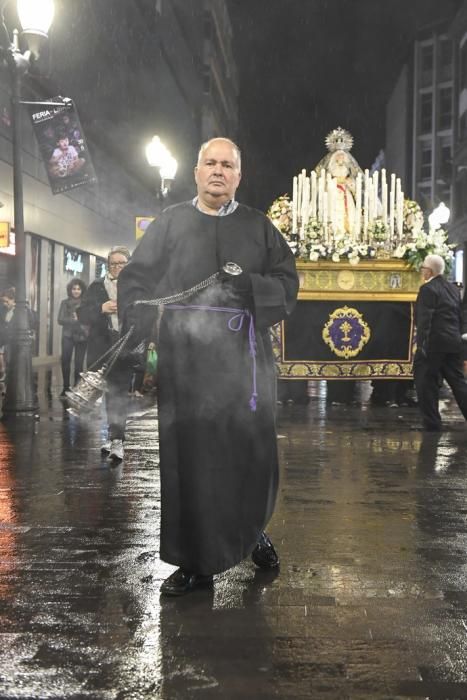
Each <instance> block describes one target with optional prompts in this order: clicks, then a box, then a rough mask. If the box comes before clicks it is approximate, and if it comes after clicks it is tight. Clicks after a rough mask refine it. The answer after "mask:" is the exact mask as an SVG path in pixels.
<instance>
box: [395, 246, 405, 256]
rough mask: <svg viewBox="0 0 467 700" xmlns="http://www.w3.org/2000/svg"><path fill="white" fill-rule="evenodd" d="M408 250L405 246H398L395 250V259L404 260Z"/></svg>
mask: <svg viewBox="0 0 467 700" xmlns="http://www.w3.org/2000/svg"><path fill="white" fill-rule="evenodd" d="M406 250H407V246H405V245H398V246H397V248H396V249H395V251H394V253H393V255H394V257H395V258H403V257H404V255H405V253H406Z"/></svg>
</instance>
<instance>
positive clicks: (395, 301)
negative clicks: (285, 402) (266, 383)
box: [273, 259, 420, 380]
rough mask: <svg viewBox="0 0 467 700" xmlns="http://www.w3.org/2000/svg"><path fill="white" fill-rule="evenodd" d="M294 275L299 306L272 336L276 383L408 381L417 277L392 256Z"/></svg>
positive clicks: (321, 265)
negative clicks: (321, 380) (298, 380)
mask: <svg viewBox="0 0 467 700" xmlns="http://www.w3.org/2000/svg"><path fill="white" fill-rule="evenodd" d="M297 270H298V274H299V278H300V292H299V297H298V299H299V303H298V305H297V309H296V311H295V312H294V314H293V315H292V317H291V319H289V320H287V321H285V322H283V323H282V324H280V325H278V326H276V328H275V329H274V333H273V336H274V339H275V340H274V352H275V358H276V363H277V369H278V376H279V377H280V378H281V379H291V380H293V379H326V380H328V379H329V380H344V379H356V380H366V379H412V378H413V375H412V363H413V354H414V350H415V332H414V313H413V312H414V302H415V299H416V297H417V293H418V289H419V286H420V275H419V273H418V272H416V271H414V270H412V269H411V268H409V267H408V266H407V265H406V264H405V262H403V261H401V260H395V259H389V260H372V261H362V262H360V263H359V264H358V265H350V264H349V263H343V262H340V263H333V262H329V261H320V262H317V263H304V262H299V263H298V264H297Z"/></svg>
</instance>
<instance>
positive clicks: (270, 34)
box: [229, 0, 459, 209]
mask: <svg viewBox="0 0 467 700" xmlns="http://www.w3.org/2000/svg"><path fill="white" fill-rule="evenodd" d="M458 6H459V2H456V1H455V0H453V1H452V2H451V1H450V0H443V1H442V2H441V1H440V0H229V7H230V12H231V17H232V22H233V29H234V35H235V52H236V56H237V61H238V64H239V69H240V135H239V141H240V145H241V146H242V149H243V152H244V162H243V178H244V182H243V185H242V189H241V191H240V193H239V194H240V195H241V198H243V199H244V200H245V201H246V202H247V203H249V204H252V205H253V206H257V207H259V208H261V209H266V208H267V207H268V206H269V204H270V203H271V201H273V200H274V199H275V198H276V197H277V196H279V195H280V194H283V193H285V192H289V193H290V189H291V184H290V183H291V180H292V177H293V175H295V174H296V173H297V172H298V171H299V170H301V169H302V168H307V169H311V168H313V167H314V166H315V165H316V164H317V162H318V161H319V160H320V159H321V158H322V156H323V155H325V153H326V152H327V151H326V147H325V145H324V138H325V136H326V135H327V134H328V133H329V131H331V130H332V129H334V128H336V127H337V126H342V127H344V128H346V129H348V130H349V131H350V132H351V133H352V135H353V136H354V140H355V141H354V147H353V149H352V153H353V155H354V156H355V157H356V158H357V160H358V161H359V164H360V165H361V166H362V167H363V168H365V167H370V166H371V164H372V163H373V161H374V160H375V158H376V156H377V154H378V152H379V150H380V149H381V148H384V142H385V106H386V103H387V100H388V98H389V96H390V94H391V91H392V89H393V87H394V84H395V82H396V80H397V77H398V75H399V73H400V70H401V68H402V66H403V65H404V63H405V62H406V59H407V57H408V55H409V54H410V51H411V44H412V41H413V38H414V36H415V33H416V30H417V27H418V26H425V25H426V24H429V23H430V22H432V21H435V20H436V19H439V18H442V17H445V16H447V17H452V16H453V15H454V13H455V10H456V8H457V7H458Z"/></svg>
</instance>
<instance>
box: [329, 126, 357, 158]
mask: <svg viewBox="0 0 467 700" xmlns="http://www.w3.org/2000/svg"><path fill="white" fill-rule="evenodd" d="M324 143H325V144H326V148H327V149H328V151H331V153H332V152H333V151H350V150H351V148H352V146H353V136H352V135H351V134H350V133H349V132H348V131H346V130H345V129H343V128H342V127H341V126H338V127H337V129H333V130H332V131H330V132H329V134H328V135H327V136H326V138H325V140H324Z"/></svg>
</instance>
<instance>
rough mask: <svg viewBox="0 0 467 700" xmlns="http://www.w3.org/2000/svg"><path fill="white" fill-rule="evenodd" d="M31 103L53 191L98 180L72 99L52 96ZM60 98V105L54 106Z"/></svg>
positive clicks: (38, 138) (38, 139) (64, 189)
mask: <svg viewBox="0 0 467 700" xmlns="http://www.w3.org/2000/svg"><path fill="white" fill-rule="evenodd" d="M51 102H53V103H54V105H53V106H52V105H51V106H50V107H49V108H48V107H47V103H46V102H42V103H41V104H40V105H30V106H29V110H30V116H31V121H32V125H33V129H34V133H35V135H36V138H37V142H38V144H39V149H40V152H41V155H42V158H43V161H44V164H45V168H46V170H47V175H48V178H49V183H50V187H51V189H52V192H53V194H60V193H61V192H67V191H68V190H72V189H74V188H75V187H80V186H81V185H89V184H91V183H94V182H97V178H96V173H95V171H94V166H93V164H92V162H91V157H90V155H89V151H88V148H87V145H86V140H85V138H84V134H83V129H82V127H81V124H80V121H79V117H78V113H77V111H76V107H75V105H74V102H73V100H70V99H69V98H63V97H55V98H53V99H52V100H51ZM57 102H63V106H61V105H60V106H57V104H56V103H57Z"/></svg>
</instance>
